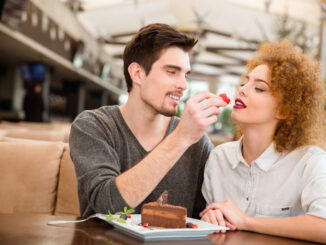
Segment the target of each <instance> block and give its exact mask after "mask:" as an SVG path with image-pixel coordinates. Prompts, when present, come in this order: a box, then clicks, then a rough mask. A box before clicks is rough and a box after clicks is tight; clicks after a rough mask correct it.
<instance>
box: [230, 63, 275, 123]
mask: <svg viewBox="0 0 326 245" xmlns="http://www.w3.org/2000/svg"><path fill="white" fill-rule="evenodd" d="M270 80H271V79H270V70H269V68H268V66H267V65H265V64H262V65H259V66H257V67H255V69H253V70H252V71H251V72H250V73H249V74H248V75H247V76H246V77H245V79H244V81H243V82H242V83H241V85H240V88H239V89H238V92H237V95H236V97H237V98H236V99H235V105H234V107H233V111H232V113H231V118H232V120H234V121H236V122H238V123H240V124H241V125H242V126H243V127H245V126H246V125H257V126H258V125H260V126H261V125H263V126H266V127H271V126H272V127H276V125H277V122H278V121H279V118H278V116H277V100H276V98H275V97H274V96H273V95H272V93H271V89H270V82H271V81H270Z"/></svg>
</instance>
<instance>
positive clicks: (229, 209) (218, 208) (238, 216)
mask: <svg viewBox="0 0 326 245" xmlns="http://www.w3.org/2000/svg"><path fill="white" fill-rule="evenodd" d="M200 217H202V220H204V221H207V222H210V223H212V222H217V223H218V224H219V225H221V226H223V224H225V226H227V227H229V228H230V229H231V230H235V229H238V230H246V227H247V220H248V219H249V218H250V217H249V216H247V215H245V214H244V213H243V212H242V211H241V210H240V209H239V208H238V207H237V205H235V203H234V202H233V201H231V200H226V201H223V202H217V203H212V204H210V205H209V206H207V207H206V208H205V209H204V210H203V211H202V212H201V213H200ZM204 218H205V219H204ZM214 219H215V220H214ZM212 224H216V223H212Z"/></svg>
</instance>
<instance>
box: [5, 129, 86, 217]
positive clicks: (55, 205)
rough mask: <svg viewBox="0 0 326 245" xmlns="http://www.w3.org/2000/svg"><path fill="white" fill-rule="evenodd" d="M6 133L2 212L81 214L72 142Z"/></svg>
mask: <svg viewBox="0 0 326 245" xmlns="http://www.w3.org/2000/svg"><path fill="white" fill-rule="evenodd" d="M0 130H3V131H6V130H4V129H2V128H1V127H0ZM12 131H13V132H14V130H12ZM6 132H7V131H6ZM60 132H61V131H60ZM0 133H1V132H0ZM44 135H46V134H44ZM6 136H8V134H6V133H4V134H2V136H1V134H0V213H42V214H52V215H77V216H79V214H80V212H79V203H78V195H77V180H76V175H75V169H74V165H73V163H72V161H71V159H70V152H69V146H68V144H67V143H65V142H62V141H52V142H51V141H45V140H35V139H34V140H30V139H26V138H25V139H19V138H11V137H6ZM65 137H66V136H65Z"/></svg>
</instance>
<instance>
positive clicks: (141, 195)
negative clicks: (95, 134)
mask: <svg viewBox="0 0 326 245" xmlns="http://www.w3.org/2000/svg"><path fill="white" fill-rule="evenodd" d="M225 105H226V103H225V102H224V101H223V100H222V99H221V97H219V96H217V95H214V94H211V93H208V92H202V93H199V94H197V95H196V96H194V97H193V98H191V99H189V100H188V101H187V103H186V107H185V110H184V112H183V116H182V118H181V120H180V122H179V124H178V126H177V127H176V129H175V130H174V131H173V132H172V133H171V134H170V135H168V136H167V137H166V138H165V139H164V140H163V141H162V142H161V143H160V144H159V145H157V146H156V147H155V148H154V149H153V150H152V152H151V153H149V154H148V155H147V156H146V157H145V158H144V159H143V160H141V161H140V162H138V163H137V164H136V165H135V166H134V167H133V168H131V169H129V170H128V171H126V172H124V173H122V174H120V175H119V176H118V177H117V178H116V180H115V181H116V185H117V188H118V190H119V192H120V194H121V196H122V197H123V199H124V200H125V201H126V203H128V205H129V206H130V207H136V206H138V205H139V204H140V203H141V202H142V201H143V200H144V199H145V198H146V197H147V196H148V195H149V194H150V193H151V192H152V191H153V190H154V188H155V187H156V186H157V185H158V183H159V182H160V181H161V180H162V179H163V177H164V176H165V175H166V174H167V173H168V171H169V170H170V169H171V168H172V167H173V166H174V164H175V163H176V162H177V161H178V159H179V158H180V157H181V156H182V155H183V154H184V152H185V151H186V150H187V149H188V148H189V147H190V146H191V145H192V144H194V143H196V142H197V141H198V140H199V139H200V138H201V137H202V136H203V134H204V133H205V131H206V129H207V128H208V126H209V125H210V124H212V123H214V122H216V120H217V117H216V115H219V114H220V109H219V107H220V106H225Z"/></svg>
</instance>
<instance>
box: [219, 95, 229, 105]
mask: <svg viewBox="0 0 326 245" xmlns="http://www.w3.org/2000/svg"><path fill="white" fill-rule="evenodd" d="M219 96H220V97H221V98H222V99H223V101H224V102H225V103H227V104H229V103H230V102H231V100H230V98H229V97H228V96H227V95H226V93H222V94H219Z"/></svg>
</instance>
